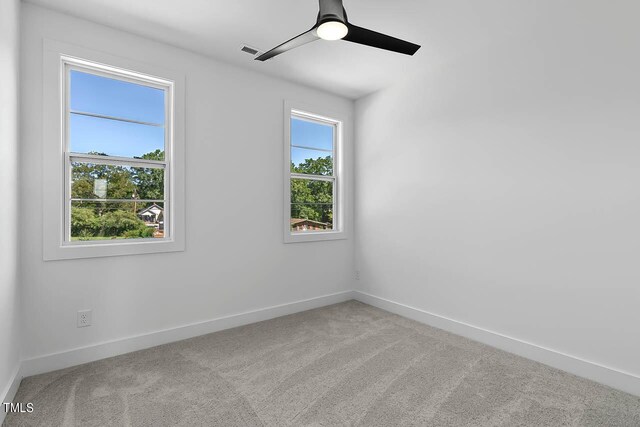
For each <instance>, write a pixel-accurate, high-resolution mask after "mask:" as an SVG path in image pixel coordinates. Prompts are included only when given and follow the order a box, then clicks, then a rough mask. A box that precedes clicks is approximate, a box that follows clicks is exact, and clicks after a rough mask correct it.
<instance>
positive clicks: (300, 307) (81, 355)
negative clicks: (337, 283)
mask: <svg viewBox="0 0 640 427" xmlns="http://www.w3.org/2000/svg"><path fill="white" fill-rule="evenodd" d="M350 299H353V292H352V291H344V292H338V293H335V294H330V295H323V296H319V297H315V298H310V299H306V300H302V301H294V302H291V303H287V304H281V305H276V306H272V307H267V308H262V309H258V310H253V311H247V312H243V313H238V314H233V315H230V316H224V317H219V318H217V319H212V320H207V321H205V322H199V323H193V324H190V325H185V326H179V327H177V328H171V329H165V330H162V331H157V332H152V333H149V334H143V335H137V336H132V337H128V338H123V339H119V340H114V341H108V342H103V343H99V344H94V345H90V346H86V347H80V348H75V349H72V350H68V351H64V352H60V353H52V354H47V355H44V356H39V357H34V358H31V359H26V360H23V361H22V370H21V374H22V376H23V377H27V376H31V375H37V374H42V373H45V372H51V371H55V370H58V369H63V368H68V367H70V366H76V365H81V364H83V363H88V362H93V361H95V360H100V359H104V358H107V357H112V356H117V355H119V354H124V353H130V352H132V351H137V350H143V349H145V348H150V347H155V346H157V345H161V344H167V343H170V342H174V341H180V340H183V339H187V338H193V337H196V336H200V335H205V334H210V333H212V332H217V331H221V330H224V329H229V328H235V327H237V326H242V325H247V324H250V323H255V322H261V321H263V320H269V319H273V318H275V317H280V316H286V315H288V314H293V313H298V312H301V311H305V310H311V309H313V308H318V307H324V306H326V305H331V304H336V303H339V302H343V301H348V300H350Z"/></svg>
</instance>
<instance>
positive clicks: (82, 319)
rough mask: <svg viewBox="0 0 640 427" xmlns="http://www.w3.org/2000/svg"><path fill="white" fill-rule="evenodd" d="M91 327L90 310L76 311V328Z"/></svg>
mask: <svg viewBox="0 0 640 427" xmlns="http://www.w3.org/2000/svg"><path fill="white" fill-rule="evenodd" d="M87 326H91V310H80V311H78V328H84V327H87Z"/></svg>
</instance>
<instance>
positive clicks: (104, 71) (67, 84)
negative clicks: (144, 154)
mask: <svg viewBox="0 0 640 427" xmlns="http://www.w3.org/2000/svg"><path fill="white" fill-rule="evenodd" d="M62 63H63V71H64V86H63V87H64V91H63V93H64V108H63V112H64V120H63V123H64V155H65V167H64V170H65V186H64V188H65V212H64V218H65V219H64V220H65V224H64V227H63V230H64V236H63V244H66V245H69V244H73V245H83V244H96V243H101V244H108V243H105V242H99V241H97V240H88V241H72V236H71V205H72V202H74V201H79V202H83V201H87V202H134V203H136V202H137V203H163V207H164V212H163V221H164V236H163V237H162V238H139V239H136V241H161V240H170V238H171V233H172V227H171V219H172V218H171V205H170V190H171V186H170V176H169V172H170V159H171V144H170V141H171V139H170V138H171V136H172V135H171V114H172V112H171V109H170V108H169V107H170V106H171V105H172V102H173V98H172V95H173V85H172V84H171V82H164V81H162V82H161V81H160V80H159V79H155V78H153V77H151V76H142V75H140V74H138V73H133V72H129V71H126V70H120V69H115V68H112V67H107V66H101V65H100V64H92V63H88V62H86V61H83V60H76V59H75V58H65V57H63V58H62ZM71 71H79V72H83V73H88V74H93V75H97V76H100V77H105V78H109V79H116V80H121V81H125V82H129V83H134V84H138V85H143V86H148V87H152V88H155V89H160V90H162V91H164V94H165V96H164V100H165V105H164V110H165V124H160V123H152V122H143V121H137V120H131V119H126V118H122V117H116V116H108V115H102V114H95V113H89V112H84V111H76V110H72V109H71V108H70V104H71V93H70V91H71ZM71 115H82V116H89V117H94V118H98V119H104V120H114V121H119V122H126V123H133V124H139V125H145V126H154V127H162V128H164V146H163V150H164V160H151V159H142V158H128V157H118V156H110V155H94V154H85V153H74V152H71V151H70V142H71V141H70V120H69V119H70V117H71ZM74 162H82V163H89V164H100V165H107V166H125V167H138V168H150V169H162V170H163V171H164V192H163V193H164V198H163V199H137V198H132V199H110V198H96V199H86V198H74V197H72V184H73V182H72V175H71V171H72V164H73V163H74Z"/></svg>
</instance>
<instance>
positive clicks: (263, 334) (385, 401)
mask: <svg viewBox="0 0 640 427" xmlns="http://www.w3.org/2000/svg"><path fill="white" fill-rule="evenodd" d="M15 402H32V403H33V406H34V412H33V413H31V414H9V415H8V416H7V418H6V420H5V423H6V426H59V425H62V426H74V425H77V426H110V425H114V426H154V427H156V426H173V425H178V426H200V425H203V426H225V427H226V426H261V425H267V426H289V425H295V426H330V425H362V426H395V425H420V426H536V427H540V426H608V427H612V426H634V427H638V426H640V398H639V397H634V396H632V395H629V394H626V393H623V392H620V391H616V390H613V389H611V388H608V387H605V386H603V385H599V384H596V383H594V382H591V381H588V380H585V379H581V378H578V377H575V376H573V375H570V374H567V373H565V372H562V371H559V370H556V369H552V368H549V367H547V366H544V365H541V364H539V363H536V362H532V361H530V360H527V359H523V358H521V357H517V356H514V355H511V354H509V353H505V352H502V351H500V350H496V349H494V348H491V347H488V346H485V345H482V344H479V343H476V342H473V341H470V340H467V339H465V338H461V337H459V336H456V335H452V334H449V333H447V332H444V331H442V330H439V329H434V328H431V327H429V326H425V325H422V324H420V323H416V322H413V321H411V320H408V319H404V318H402V317H399V316H396V315H393V314H390V313H387V312H385V311H382V310H379V309H377V308H374V307H371V306H368V305H365V304H362V303H359V302H356V301H349V302H346V303H342V304H337V305H333V306H329V307H324V308H320V309H316V310H310V311H306V312H303V313H298V314H294V315H290V316H285V317H280V318H277V319H273V320H268V321H265V322H260V323H255V324H252V325H247V326H243V327H239V328H235V329H230V330H226V331H222V332H217V333H214V334H210V335H205V336H201V337H197V338H192V339H188V340H185V341H180V342H176V343H171V344H167V345H162V346H159V347H154V348H150V349H147V350H142V351H138V352H135V353H129V354H125V355H122V356H117V357H112V358H109V359H104V360H100V361H97V362H92V363H88V364H85V365H80V366H76V367H73V368H68V369H64V370H60V371H56V372H51V373H47V374H43V375H37V376H33V377H29V378H25V379H24V380H23V381H22V384H21V385H20V388H19V390H18V393H17V396H16V398H15Z"/></svg>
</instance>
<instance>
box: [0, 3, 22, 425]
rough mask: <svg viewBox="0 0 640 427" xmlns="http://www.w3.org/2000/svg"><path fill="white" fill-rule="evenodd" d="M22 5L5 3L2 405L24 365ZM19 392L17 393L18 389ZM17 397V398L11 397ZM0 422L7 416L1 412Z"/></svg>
mask: <svg viewBox="0 0 640 427" xmlns="http://www.w3.org/2000/svg"><path fill="white" fill-rule="evenodd" d="M19 14H20V1H19V0H6V1H2V2H0V337H1V339H2V341H1V343H2V344H1V345H0V402H2V401H4V399H5V393H7V392H8V391H9V390H8V388H9V387H10V386H11V382H12V379H13V376H14V375H15V374H16V370H17V369H18V365H19V360H20V323H19V321H20V289H19V287H18V233H17V227H16V223H17V222H18V74H19V73H18V71H19V58H18V55H19V50H18V42H19V23H20V17H19ZM14 391H15V390H14ZM11 397H13V396H11ZM0 414H2V415H0V422H1V421H2V417H3V414H4V412H3V411H0Z"/></svg>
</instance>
